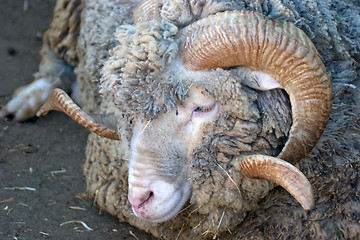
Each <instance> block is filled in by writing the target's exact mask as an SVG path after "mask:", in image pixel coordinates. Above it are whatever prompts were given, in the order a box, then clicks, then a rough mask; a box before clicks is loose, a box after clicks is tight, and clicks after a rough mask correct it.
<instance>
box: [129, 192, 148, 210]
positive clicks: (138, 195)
mask: <svg viewBox="0 0 360 240" xmlns="http://www.w3.org/2000/svg"><path fill="white" fill-rule="evenodd" d="M152 198H154V193H153V192H152V191H150V190H149V191H144V192H137V191H132V192H129V195H128V199H129V202H130V204H131V205H132V206H133V208H134V210H135V211H136V212H137V213H139V212H140V210H141V208H143V207H144V205H145V204H146V203H147V202H149V201H150V200H151V199H152Z"/></svg>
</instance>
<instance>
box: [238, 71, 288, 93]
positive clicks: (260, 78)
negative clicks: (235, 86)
mask: <svg viewBox="0 0 360 240" xmlns="http://www.w3.org/2000/svg"><path fill="white" fill-rule="evenodd" d="M243 83H244V84H245V85H246V86H248V87H250V88H253V89H256V90H261V91H267V90H271V89H275V88H282V89H283V87H282V86H281V85H280V83H279V82H278V81H277V80H276V79H275V78H273V77H272V76H270V75H269V74H266V73H264V72H261V71H249V72H248V73H247V74H246V76H245V78H244V82H243Z"/></svg>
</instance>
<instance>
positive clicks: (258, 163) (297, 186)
mask: <svg viewBox="0 0 360 240" xmlns="http://www.w3.org/2000/svg"><path fill="white" fill-rule="evenodd" d="M236 168H237V169H238V170H240V171H241V172H242V173H243V174H244V175H245V176H247V177H249V178H264V179H268V180H270V181H272V182H274V183H277V184H279V185H280V186H282V187H283V188H285V189H286V190H287V191H288V192H289V193H290V194H291V195H292V196H293V197H294V198H295V199H296V200H297V201H298V202H299V203H300V205H301V206H302V207H303V208H304V209H305V210H310V209H312V208H313V206H314V195H313V191H312V188H311V184H310V182H309V181H308V180H307V178H306V177H305V175H304V174H303V173H302V172H301V171H300V170H299V169H297V168H296V167H294V166H293V165H292V164H290V163H288V162H286V161H284V160H281V159H279V158H275V157H270V156H265V155H250V156H245V157H242V158H240V159H239V165H238V166H236Z"/></svg>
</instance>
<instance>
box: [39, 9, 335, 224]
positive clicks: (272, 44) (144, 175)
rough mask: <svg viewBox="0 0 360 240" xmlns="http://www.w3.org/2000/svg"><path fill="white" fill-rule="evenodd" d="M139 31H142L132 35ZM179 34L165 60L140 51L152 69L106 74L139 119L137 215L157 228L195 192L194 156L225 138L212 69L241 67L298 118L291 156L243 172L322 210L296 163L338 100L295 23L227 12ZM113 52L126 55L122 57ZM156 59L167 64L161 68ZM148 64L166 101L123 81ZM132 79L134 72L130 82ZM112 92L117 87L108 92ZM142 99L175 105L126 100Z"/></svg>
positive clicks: (133, 157) (287, 149)
mask: <svg viewBox="0 0 360 240" xmlns="http://www.w3.org/2000/svg"><path fill="white" fill-rule="evenodd" d="M153 23H154V24H155V25H156V24H160V23H155V22H153ZM160 25H161V24H160ZM139 27H141V26H139ZM133 30H134V28H133V27H128V29H127V31H130V32H131V31H133ZM176 31H177V29H176V30H174V33H172V34H169V32H168V33H167V34H164V35H166V37H165V38H164V39H165V42H166V41H167V42H166V44H165V45H167V46H168V47H166V48H163V47H161V44H160V47H159V49H160V50H159V49H157V50H156V51H157V54H158V53H159V52H162V56H163V57H162V58H158V57H157V56H153V55H151V54H149V53H147V54H145V53H144V52H143V51H138V52H136V53H135V54H137V56H135V57H136V58H139V59H142V58H143V59H148V60H149V59H150V60H149V61H148V63H144V65H141V64H140V65H139V64H137V65H131V66H130V67H129V66H127V67H128V68H129V69H130V71H129V69H126V68H127V67H126V66H125V65H126V63H125V62H126V61H123V60H121V61H120V63H118V64H114V63H111V64H108V65H105V67H104V69H105V71H110V72H112V75H113V77H115V78H117V80H116V81H108V80H107V78H106V77H105V78H104V80H103V81H102V87H103V89H102V91H103V94H104V93H105V94H108V93H110V94H111V95H113V97H114V103H115V105H117V106H118V108H119V109H120V112H123V113H124V114H125V115H129V117H128V120H129V122H131V123H130V124H129V126H130V128H131V129H130V132H131V134H130V135H131V136H130V139H129V141H128V143H127V144H128V147H129V149H130V151H129V152H130V154H129V178H128V182H129V192H128V198H129V201H130V203H131V204H132V206H133V211H134V214H135V215H136V216H138V217H140V218H142V219H144V220H148V221H153V222H162V221H166V220H168V219H170V218H172V217H173V216H175V215H176V214H177V213H178V212H179V210H180V209H181V207H182V206H183V204H184V203H185V202H186V201H187V200H188V198H189V196H190V188H191V182H190V180H189V179H190V176H189V175H188V174H189V169H188V168H189V166H190V164H189V162H191V161H192V156H193V155H192V154H193V151H194V149H196V147H197V146H199V145H200V144H201V143H202V141H203V139H204V138H205V137H206V136H208V135H211V134H212V133H214V131H216V124H218V122H217V120H218V116H219V112H220V111H222V107H223V102H222V101H220V99H221V94H222V93H221V90H220V89H221V87H218V88H214V86H218V85H219V84H220V82H217V80H218V79H217V78H216V77H214V75H213V72H214V71H215V70H212V69H216V68H223V69H228V68H231V67H236V66H243V67H246V68H248V69H250V70H251V71H253V74H254V76H255V77H256V81H255V82H250V83H249V85H252V86H254V85H255V87H256V86H257V88H258V89H262V90H267V89H271V88H274V87H282V88H284V89H285V91H286V92H287V93H288V95H289V97H290V102H291V106H292V115H293V124H292V127H291V129H290V133H289V138H288V140H287V142H286V143H285V146H284V148H283V150H282V152H281V153H280V154H279V155H278V156H277V157H270V156H266V155H249V154H245V155H241V156H239V158H238V160H237V162H238V164H237V166H238V170H239V171H241V172H242V173H243V174H244V175H245V176H248V177H250V178H265V179H269V180H271V181H273V182H275V183H278V184H280V185H281V186H283V187H284V188H285V189H287V190H288V191H289V192H290V193H291V194H292V195H293V196H294V197H295V198H296V199H297V200H298V201H299V203H300V204H301V205H302V206H303V207H304V209H310V208H311V207H312V206H313V196H312V190H311V186H310V183H309V182H308V181H307V179H306V177H305V176H304V175H303V174H302V173H301V172H300V171H299V170H298V169H297V168H295V167H294V166H293V165H292V164H293V163H296V162H298V161H299V160H301V159H302V158H303V157H305V156H306V155H307V154H308V153H309V152H310V151H311V149H312V148H313V147H314V145H315V144H316V142H317V141H318V139H319V138H320V136H321V134H322V131H323V129H324V128H325V126H326V123H327V121H328V118H329V114H330V109H331V94H332V87H331V80H330V77H329V76H328V75H327V73H326V70H325V67H324V65H323V63H322V61H321V57H320V56H319V55H318V53H317V51H316V49H315V47H314V45H313V44H312V43H311V41H310V40H309V39H308V38H307V36H306V35H305V34H304V33H303V32H302V31H301V30H299V29H297V28H296V27H295V26H294V25H293V24H291V23H286V22H280V21H276V20H270V19H267V18H266V17H265V16H263V15H261V14H257V13H253V12H238V11H233V12H225V13H219V14H216V15H214V16H210V17H208V18H206V19H202V20H199V21H197V22H195V23H193V24H191V25H189V26H187V27H185V28H184V29H182V30H181V32H180V33H178V34H176ZM170 32H171V31H170ZM118 35H121V33H120V34H118ZM169 36H173V38H171V37H169ZM160 38H161V36H159V35H158V34H154V37H153V38H151V37H150V38H140V39H141V41H144V42H149V41H160V40H158V39H160ZM166 38H168V39H166ZM154 39H155V40H154ZM169 39H170V40H169ZM132 40H133V39H127V40H125V41H132ZM119 41H120V42H121V40H119ZM141 44H142V42H140V43H139V44H138V45H141ZM150 45H151V44H150ZM169 46H171V47H169ZM120 48H121V47H120ZM151 49H153V48H151ZM151 49H150V50H149V51H152V50H151ZM115 50H116V49H115ZM124 51H125V52H126V51H127V50H123V52H124ZM174 52H175V54H173V53H174ZM131 54H134V53H131ZM112 55H113V57H115V58H116V57H117V56H115V55H116V53H115V51H114V52H113V53H112ZM151 59H152V60H151ZM153 59H155V60H153ZM156 61H158V62H160V63H161V64H159V65H158V66H156V65H154V62H156ZM145 62H146V61H145ZM144 66H146V67H145V68H148V70H149V69H150V70H149V71H148V72H144V73H143V77H144V79H147V80H146V81H151V80H153V79H154V78H156V77H157V78H158V79H157V81H159V82H158V84H153V85H152V86H150V85H149V88H150V90H146V91H150V92H151V91H153V92H157V94H155V93H154V94H152V95H150V96H149V95H148V96H146V94H145V93H144V92H142V90H139V89H138V88H142V89H144V87H143V86H141V84H139V83H140V82H139V81H137V80H135V81H133V82H132V83H131V84H128V83H127V82H126V80H123V79H125V78H128V79H130V78H132V77H131V76H130V75H131V74H133V73H134V72H136V74H140V75H141V74H142V73H141V71H142V70H143V69H142V68H144ZM120 69H121V70H120ZM223 71H224V72H226V71H227V70H223ZM124 72H132V73H130V74H128V75H126V74H125V75H124ZM149 72H150V74H149V75H148V76H147V74H148V73H149ZM154 72H156V74H154ZM174 72H177V73H178V75H180V76H181V77H180V78H176V79H177V80H176V81H174V79H173V78H172V77H171V74H170V73H174ZM129 76H130V77H129ZM159 79H160V80H159ZM178 79H180V80H178ZM268 80H270V83H269V81H268ZM177 81H182V82H177ZM134 82H135V83H136V82H137V84H134ZM254 83H255V84H254ZM143 84H144V83H143ZM139 86H140V87H139ZM154 88H155V90H154ZM159 88H160V90H159ZM106 89H111V90H109V91H108V92H106V91H107V90H106ZM144 91H145V90H144ZM159 92H160V93H161V94H158V93H159ZM55 95H56V94H55ZM133 95H137V96H140V98H142V100H144V98H145V102H146V101H148V102H149V101H150V102H154V101H155V100H154V99H160V100H162V101H165V102H166V104H165V103H164V104H161V103H159V104H158V105H156V104H150V105H151V106H141V107H139V105H141V104H140V103H141V101H132V102H131V101H126V99H125V101H124V96H133ZM56 98H57V97H56V96H55V97H54V99H55V101H57V100H56ZM54 99H53V100H54ZM118 99H123V100H121V101H118ZM149 99H150V100H149ZM119 102H120V103H119ZM160 102H161V101H160ZM51 105H53V104H52V103H51V104H50V103H48V104H46V105H45V106H50V107H44V108H43V109H42V110H41V111H40V112H39V114H41V112H46V111H48V110H49V109H51ZM154 105H156V106H154ZM55 109H56V110H59V109H60V110H65V112H68V113H71V112H73V111H72V110H66V109H69V107H63V109H61V108H59V107H57V108H55ZM129 109H130V110H129ZM141 109H142V110H141ZM77 110H78V109H77ZM84 116H86V118H89V117H88V116H87V115H84ZM91 121H92V120H91ZM119 127H120V128H121V127H122V126H119ZM104 128H106V127H101V128H96V129H94V130H95V131H97V132H98V133H99V132H104V130H103V129H104ZM97 129H101V130H97ZM102 136H106V135H104V134H103V135H102ZM123 137H124V136H122V138H123ZM112 138H114V137H112ZM115 138H116V137H115ZM122 140H123V139H122ZM124 142H125V143H126V141H125V140H124Z"/></svg>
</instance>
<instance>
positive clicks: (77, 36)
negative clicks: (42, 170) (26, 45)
mask: <svg viewBox="0 0 360 240" xmlns="http://www.w3.org/2000/svg"><path fill="white" fill-rule="evenodd" d="M135 7H136V8H135ZM359 11H360V5H359V4H358V3H356V1H345V2H343V1H330V3H329V1H323V0H317V1H314V0H313V1H297V0H294V1H278V0H271V1H270V0H269V1H267V0H263V1H250V0H249V1H247V0H244V1H231V2H230V1H229V2H228V1H213V0H199V1H181V0H168V1H165V0H158V1H155V0H154V1H151V0H144V1H142V2H140V3H139V2H138V1H133V2H129V1H121V0H119V1H110V0H109V1H103V2H101V3H100V2H99V1H90V0H89V1H84V2H83V3H81V1H76V0H73V1H71V0H68V1H65V0H62V1H61V0H59V1H58V3H57V6H56V8H55V12H56V13H57V14H55V18H54V20H53V23H52V27H51V28H50V29H49V30H48V31H47V33H46V34H45V37H44V46H43V50H42V63H41V65H40V69H39V73H37V74H36V78H37V79H36V80H35V81H34V82H33V83H31V84H30V85H28V86H25V87H23V88H22V89H20V90H19V91H17V93H16V95H15V96H14V98H13V99H12V100H11V101H10V102H9V103H8V104H7V105H6V106H4V107H3V109H2V112H1V114H2V116H6V115H9V114H13V115H15V118H16V119H17V120H23V119H26V118H28V117H32V116H34V114H35V112H37V111H38V109H39V108H40V106H41V105H42V104H43V103H44V102H45V99H46V98H48V97H49V99H48V101H46V103H45V104H44V105H43V106H42V107H41V108H40V110H39V111H38V113H37V115H38V116H40V115H44V114H46V113H47V112H48V111H50V110H58V111H64V112H65V113H67V114H68V115H69V116H70V117H72V118H73V119H74V120H76V121H78V122H79V123H80V124H82V125H83V126H85V127H86V128H88V129H90V130H91V131H92V132H94V133H91V134H90V135H89V138H88V143H87V147H86V162H85V165H84V173H85V176H86V180H87V191H88V194H89V195H90V196H92V197H93V198H94V200H95V203H96V204H97V205H98V207H99V208H100V209H103V210H106V211H107V212H109V213H111V214H113V215H115V216H117V217H118V218H119V219H120V220H121V221H126V222H129V223H130V224H132V225H134V226H137V227H138V228H140V229H143V230H145V231H147V232H150V233H151V234H153V235H154V236H156V237H159V238H164V239H175V238H177V239H182V238H183V239H189V238H191V239H195V238H199V239H200V238H215V237H217V236H220V237H221V238H236V239H243V238H244V239H245V238H251V239H275V238H276V239H289V238H291V239H356V238H359V237H360V222H359V221H360V202H359V199H360V198H359V197H360V196H359V193H360V189H359V171H358V170H359V168H360V165H359V157H360V154H359V127H360V122H359V117H358V116H359V110H360V109H359V107H358V106H356V105H353V102H354V101H355V102H357V101H358V100H359V97H358V96H356V94H355V93H356V90H357V85H359V61H360V45H359V41H358V39H359V35H360V16H359V14H358V13H359ZM132 12H134V14H133V16H132V15H131V14H132ZM80 13H82V14H81V15H80ZM80 16H81V19H80ZM59 33H64V34H59ZM59 36H61V37H59ZM71 67H74V68H75V71H74V72H72V69H71ZM75 74H76V76H75ZM74 78H76V79H77V80H76V83H77V89H78V90H75V91H74V92H75V93H76V92H78V93H80V94H78V96H77V97H76V99H77V101H78V102H79V103H80V105H81V106H82V107H81V108H80V107H79V106H78V105H76V104H75V103H74V102H73V101H72V100H71V98H70V97H69V96H68V95H67V94H66V93H65V92H64V91H63V90H60V89H55V88H57V87H61V88H63V89H65V90H67V91H68V90H69V89H70V88H71V84H72V83H73V79H74ZM40 88H41V89H42V90H41V91H40V92H41V93H42V94H34V92H36V91H38V90H39V89H40ZM53 90H54V91H53ZM51 92H52V93H51ZM29 99H30V100H29ZM34 103H36V104H34ZM19 106H22V107H23V108H20V107H19ZM329 119H330V120H329ZM328 120H329V122H328ZM44 137H45V136H44ZM299 169H300V170H301V171H300V170H299ZM277 185H281V186H282V187H283V188H285V189H286V190H287V191H288V192H289V193H290V194H289V193H286V192H284V191H283V190H282V188H280V187H277Z"/></svg>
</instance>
